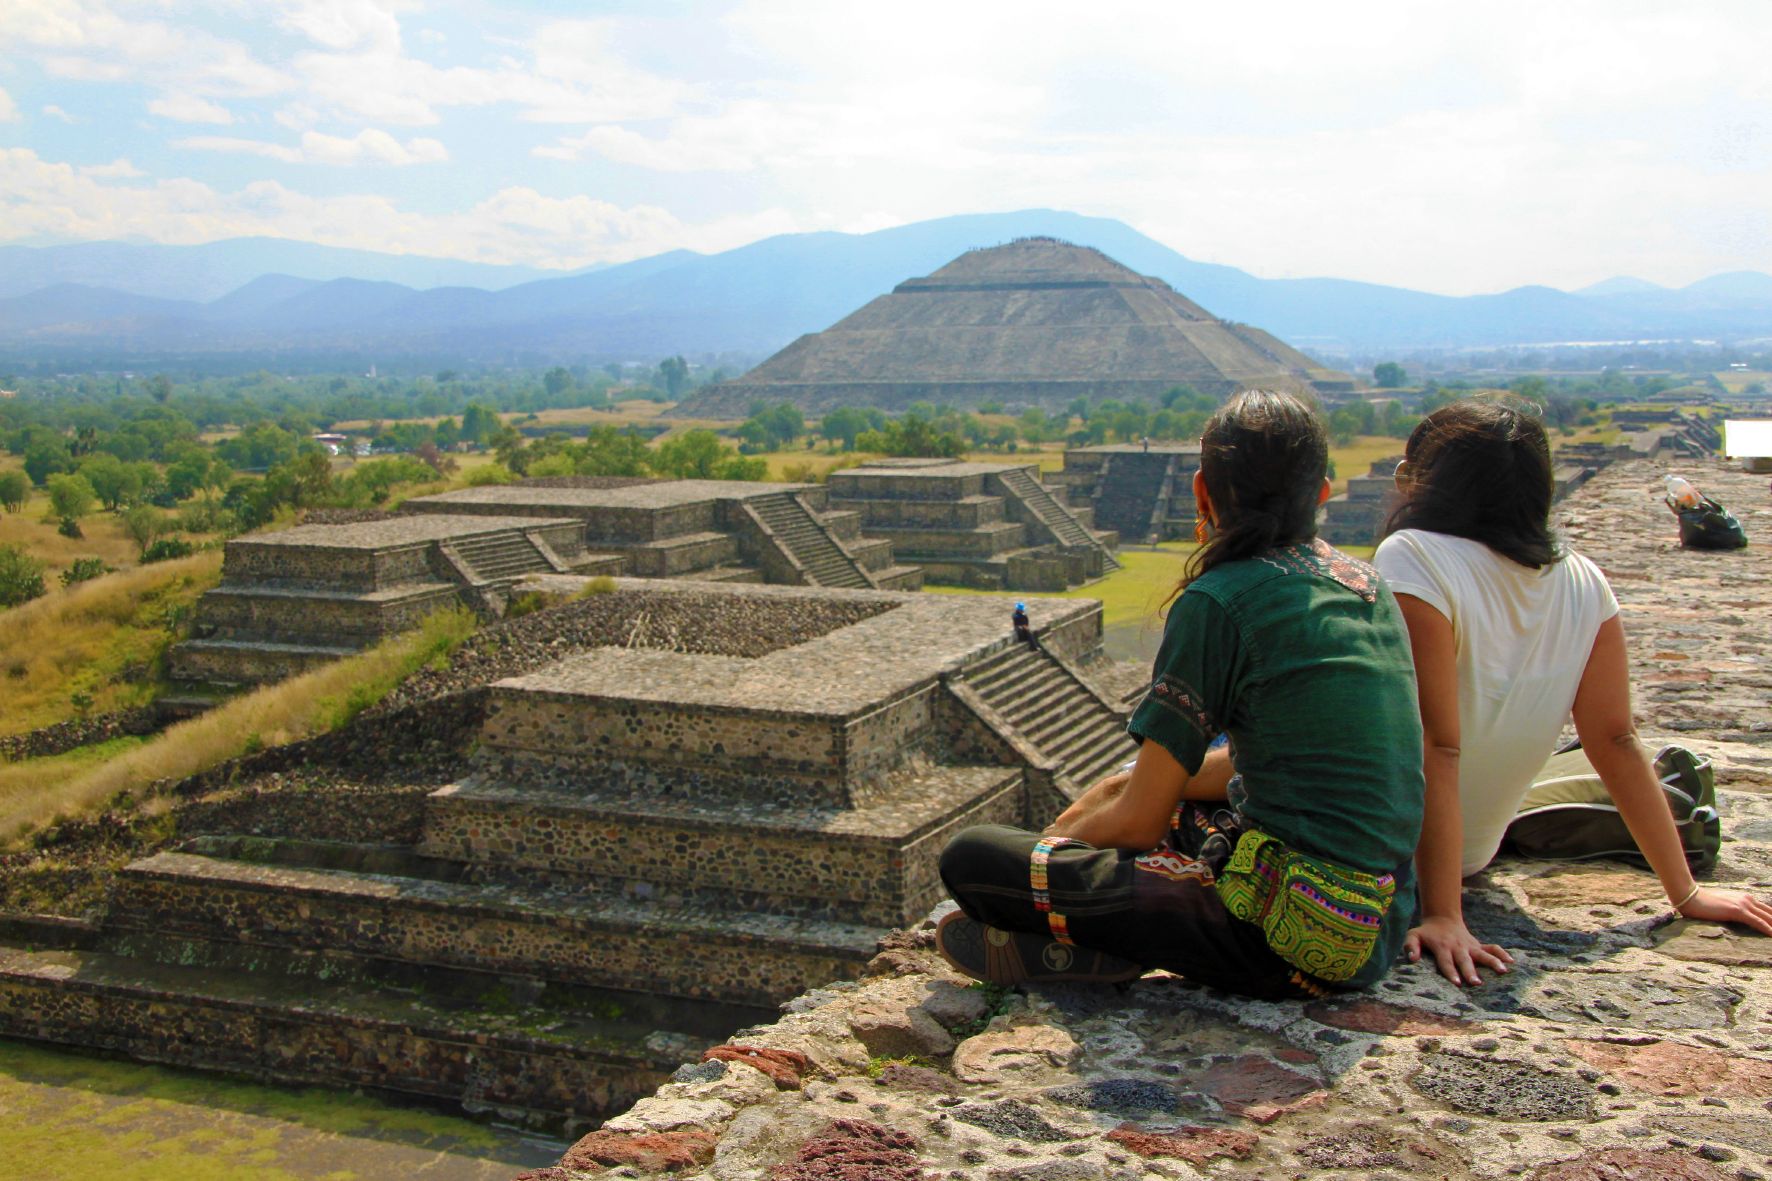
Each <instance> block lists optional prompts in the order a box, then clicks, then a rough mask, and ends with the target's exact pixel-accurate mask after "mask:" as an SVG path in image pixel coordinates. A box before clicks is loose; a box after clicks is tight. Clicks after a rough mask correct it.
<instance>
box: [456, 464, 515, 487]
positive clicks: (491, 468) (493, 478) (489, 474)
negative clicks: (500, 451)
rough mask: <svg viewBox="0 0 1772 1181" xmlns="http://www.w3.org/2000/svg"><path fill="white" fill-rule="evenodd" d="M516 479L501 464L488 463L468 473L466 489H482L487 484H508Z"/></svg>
mask: <svg viewBox="0 0 1772 1181" xmlns="http://www.w3.org/2000/svg"><path fill="white" fill-rule="evenodd" d="M516 478H517V477H515V476H513V475H512V474H511V469H510V468H508V467H506V466H505V465H504V464H502V463H489V464H487V465H486V466H484V467H477V468H475V469H474V470H473V471H471V472H469V473H468V487H470V488H484V487H485V486H486V485H488V484H509V483H510V482H511V481H512V480H514V479H516Z"/></svg>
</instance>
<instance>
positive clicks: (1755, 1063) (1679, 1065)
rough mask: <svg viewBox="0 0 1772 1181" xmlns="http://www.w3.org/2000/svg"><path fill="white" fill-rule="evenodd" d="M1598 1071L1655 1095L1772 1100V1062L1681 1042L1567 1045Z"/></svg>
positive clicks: (1574, 1040) (1587, 1042) (1578, 1041)
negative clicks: (1681, 1043)
mask: <svg viewBox="0 0 1772 1181" xmlns="http://www.w3.org/2000/svg"><path fill="white" fill-rule="evenodd" d="M1563 1044H1564V1045H1566V1046H1568V1047H1569V1048H1570V1049H1571V1050H1573V1051H1574V1052H1575V1053H1577V1054H1579V1055H1581V1057H1583V1058H1585V1059H1586V1060H1587V1061H1588V1062H1590V1063H1592V1064H1593V1065H1594V1066H1597V1067H1599V1068H1600V1069H1601V1070H1604V1071H1605V1072H1606V1073H1608V1074H1611V1075H1615V1076H1616V1077H1617V1078H1619V1079H1620V1080H1622V1081H1623V1082H1626V1083H1629V1084H1630V1085H1631V1086H1633V1087H1635V1088H1636V1089H1637V1090H1639V1091H1648V1092H1649V1093H1651V1094H1655V1095H1696V1096H1700V1097H1707V1096H1716V1097H1717V1098H1723V1099H1764V1098H1766V1097H1767V1096H1768V1095H1772V1062H1768V1061H1766V1060H1764V1059H1760V1058H1743V1057H1740V1056H1739V1055H1736V1054H1725V1053H1722V1052H1720V1051H1717V1050H1706V1049H1702V1048H1700V1047H1698V1046H1682V1045H1680V1044H1679V1043H1677V1042H1653V1043H1651V1044H1649V1045H1646V1046H1621V1045H1615V1044H1612V1043H1609V1042H1592V1041H1582V1040H1577V1039H1571V1040H1569V1041H1566V1042H1564V1043H1563Z"/></svg>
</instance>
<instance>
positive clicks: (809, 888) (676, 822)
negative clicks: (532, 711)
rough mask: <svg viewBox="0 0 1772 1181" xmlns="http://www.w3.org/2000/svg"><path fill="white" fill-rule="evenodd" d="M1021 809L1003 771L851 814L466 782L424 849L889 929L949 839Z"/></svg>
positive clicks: (918, 892) (915, 784)
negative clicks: (963, 831)
mask: <svg viewBox="0 0 1772 1181" xmlns="http://www.w3.org/2000/svg"><path fill="white" fill-rule="evenodd" d="M1020 808H1021V774H1020V772H1019V771H1017V770H1015V769H1013V768H1007V767H935V768H930V769H928V770H926V771H924V772H923V773H921V774H916V775H911V774H908V773H907V774H904V775H901V776H900V777H898V778H897V779H896V780H895V781H894V783H893V784H892V785H891V791H890V793H889V794H886V795H884V796H883V798H879V799H876V800H874V801H872V802H870V803H869V805H868V806H867V807H864V808H857V809H839V808H808V807H806V806H804V805H801V806H793V807H790V806H787V805H785V804H778V805H771V804H765V803H758V802H755V801H749V802H743V803H735V802H729V801H726V802H723V801H720V800H718V799H714V798H709V797H707V796H705V795H702V796H697V797H695V798H692V799H672V798H666V797H662V796H660V795H659V794H658V793H656V792H650V791H645V790H641V791H622V790H619V789H616V788H613V787H605V788H601V789H598V788H583V789H571V790H569V789H566V788H543V787H538V786H533V785H529V784H522V785H517V784H510V783H505V782H498V781H495V780H490V779H487V778H477V779H473V778H471V779H468V780H466V781H464V782H462V783H458V784H453V785H451V786H449V787H446V788H444V789H443V790H441V791H439V792H436V793H435V794H434V795H432V796H431V797H430V799H429V801H428V802H427V808H426V815H425V826H424V835H423V838H422V841H421V844H420V848H421V850H422V851H423V852H424V853H425V854H426V855H428V856H430V857H435V858H440V859H447V860H448V861H451V862H455V863H467V864H470V865H473V866H482V867H495V868H499V869H503V870H521V871H525V872H530V873H537V874H545V875H555V876H556V877H559V875H565V876H564V877H560V878H559V880H561V881H563V882H564V881H572V882H587V883H590V884H592V885H595V886H596V887H598V888H602V889H607V890H612V891H619V892H625V893H629V894H633V893H636V892H639V891H641V890H644V891H646V892H648V893H650V894H651V895H652V896H653V897H654V898H661V897H663V896H664V895H665V894H666V893H668V892H675V893H678V894H684V895H685V896H688V895H690V894H693V893H694V892H697V891H707V892H711V893H712V894H713V896H714V897H713V901H714V902H722V901H723V902H725V903H726V904H727V905H742V906H743V907H745V908H746V909H749V910H765V909H767V910H775V911H780V912H782V913H786V914H795V915H802V916H806V917H810V918H824V919H837V920H841V921H844V922H857V923H868V924H875V925H879V926H883V927H893V926H900V925H902V924H904V923H907V922H911V921H913V920H915V919H916V918H919V917H921V916H922V915H924V914H927V913H928V911H929V908H930V907H931V906H933V905H934V904H935V903H936V902H937V901H939V900H940V898H941V897H942V895H943V893H944V891H943V887H942V884H941V880H940V874H939V872H938V869H937V866H936V858H937V857H938V856H939V854H940V852H941V849H942V847H943V846H944V845H945V844H946V843H947V840H948V838H949V837H950V836H952V835H953V834H954V833H955V832H958V831H959V830H960V829H962V828H965V827H968V826H969V825H973V824H985V823H1011V822H1013V821H1014V820H1015V819H1016V818H1017V817H1019V815H1020ZM662 883H671V885H669V886H666V885H663V884H662Z"/></svg>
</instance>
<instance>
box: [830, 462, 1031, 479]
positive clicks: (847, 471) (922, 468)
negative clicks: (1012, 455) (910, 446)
mask: <svg viewBox="0 0 1772 1181" xmlns="http://www.w3.org/2000/svg"><path fill="white" fill-rule="evenodd" d="M1035 466H1038V465H1036V464H1035V463H1034V462H1033V461H1032V460H1029V461H1028V462H1027V463H972V462H968V461H966V460H952V461H949V462H943V461H941V460H931V461H929V462H927V463H918V464H896V463H892V464H887V463H870V464H864V465H862V466H861V467H846V468H844V469H842V474H843V475H845V476H891V477H892V478H894V479H897V480H919V479H925V478H927V479H942V480H951V479H954V478H956V477H960V476H1000V475H1002V474H1003V473H1004V472H1013V471H1025V470H1026V469H1028V468H1030V467H1035Z"/></svg>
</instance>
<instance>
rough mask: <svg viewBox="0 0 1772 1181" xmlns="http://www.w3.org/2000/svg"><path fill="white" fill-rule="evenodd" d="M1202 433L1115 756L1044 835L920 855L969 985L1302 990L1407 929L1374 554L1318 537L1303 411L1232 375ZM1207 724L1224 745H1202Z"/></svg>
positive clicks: (1393, 655)
mask: <svg viewBox="0 0 1772 1181" xmlns="http://www.w3.org/2000/svg"><path fill="white" fill-rule="evenodd" d="M1201 448H1202V454H1201V458H1200V471H1199V473H1198V474H1197V475H1196V476H1195V479H1194V499H1195V503H1196V506H1197V508H1198V510H1199V517H1200V532H1201V535H1202V537H1203V538H1204V535H1205V533H1206V531H1207V529H1208V528H1209V529H1210V530H1211V537H1210V539H1209V540H1206V541H1205V544H1203V545H1202V546H1201V547H1200V549H1198V550H1197V551H1196V552H1195V553H1194V555H1193V557H1192V558H1190V559H1189V563H1188V568H1187V571H1186V577H1185V579H1184V580H1183V582H1182V584H1181V586H1180V587H1179V588H1178V597H1176V598H1175V600H1174V602H1173V605H1172V607H1171V609H1170V612H1169V618H1168V622H1167V624H1166V626H1165V629H1164V636H1163V644H1162V648H1161V650H1160V651H1159V653H1158V656H1157V661H1156V667H1155V668H1154V670H1153V675H1152V682H1151V687H1150V690H1149V692H1148V693H1146V695H1145V698H1144V700H1143V702H1142V703H1141V704H1140V705H1139V707H1138V708H1137V710H1136V711H1135V712H1134V713H1133V716H1132V720H1131V723H1130V724H1129V727H1128V728H1129V730H1130V731H1131V733H1132V735H1133V736H1134V737H1135V738H1137V739H1139V740H1140V741H1141V743H1142V745H1141V747H1140V749H1139V754H1138V757H1137V760H1136V761H1135V762H1134V763H1132V764H1131V766H1130V769H1129V770H1128V771H1125V772H1122V773H1120V774H1117V775H1112V776H1109V777H1108V778H1106V779H1103V780H1102V781H1101V782H1100V783H1098V784H1096V785H1094V786H1093V787H1091V788H1090V789H1089V790H1088V791H1087V792H1085V793H1084V794H1083V795H1082V796H1081V797H1079V798H1078V799H1077V801H1076V802H1075V803H1073V804H1072V805H1071V806H1070V807H1069V808H1067V809H1066V810H1065V811H1064V813H1063V814H1062V815H1060V816H1059V817H1058V819H1057V820H1056V821H1055V822H1054V823H1053V824H1052V825H1051V826H1049V827H1048V828H1047V829H1046V831H1045V832H1044V833H1033V832H1024V831H1021V830H1019V829H1015V828H1009V827H1005V826H1001V825H986V826H981V827H976V828H971V829H967V830H966V831H964V832H962V833H960V834H959V835H958V836H956V837H955V838H954V839H953V841H952V842H951V843H950V844H949V845H948V847H947V849H946V850H945V851H944V852H943V854H942V859H941V874H942V879H943V881H944V882H945V883H946V884H947V887H948V890H949V892H950V893H951V894H952V895H953V897H954V899H955V900H956V901H958V903H959V905H960V909H959V911H957V912H955V913H953V914H950V915H948V916H947V917H946V918H944V919H943V920H942V923H941V925H940V927H939V928H938V930H937V932H936V941H937V946H938V948H939V949H940V950H941V953H942V955H943V956H944V957H945V958H946V959H947V960H948V962H949V963H951V964H953V965H954V966H955V967H956V968H958V969H959V970H961V971H962V972H965V973H967V974H968V975H970V976H972V977H974V978H975V979H980V980H989V981H993V982H995V983H999V984H1013V983H1019V982H1022V981H1048V980H1051V981H1056V980H1086V981H1102V982H1111V981H1121V980H1129V979H1131V978H1133V977H1136V976H1138V975H1140V974H1142V973H1143V972H1144V970H1145V969H1147V968H1163V969H1167V970H1169V971H1172V972H1177V973H1179V974H1181V975H1184V976H1187V977H1189V978H1191V979H1194V980H1198V981H1200V982H1202V983H1205V984H1210V985H1214V986H1217V987H1220V988H1224V989H1227V990H1230V991H1233V992H1239V993H1243V994H1246V995H1250V996H1256V997H1266V998H1284V997H1300V996H1315V995H1320V994H1322V993H1324V992H1325V991H1327V990H1329V989H1331V988H1335V987H1362V986H1365V985H1368V984H1371V983H1372V982H1374V981H1376V980H1377V979H1379V978H1380V977H1382V976H1383V975H1384V974H1385V973H1386V972H1387V971H1388V970H1389V969H1390V967H1391V965H1392V964H1393V963H1394V962H1395V961H1396V959H1397V956H1398V953H1399V952H1400V951H1401V949H1402V946H1403V939H1404V935H1405V934H1406V933H1407V931H1408V930H1409V927H1410V926H1411V924H1412V923H1413V921H1414V906H1413V890H1412V885H1413V873H1412V870H1411V866H1410V857H1411V854H1412V853H1413V851H1414V848H1415V843H1416V839H1417V837H1418V836H1419V835H1420V829H1421V797H1422V780H1421V761H1420V758H1421V724H1420V720H1419V718H1418V717H1417V714H1416V708H1415V682H1414V677H1413V675H1412V673H1411V671H1410V664H1409V644H1408V635H1407V633H1406V632H1405V630H1404V627H1403V620H1402V617H1401V615H1400V614H1399V613H1398V611H1397V606H1396V603H1395V601H1394V600H1393V599H1392V598H1391V595H1390V592H1389V591H1388V590H1386V589H1385V587H1384V585H1383V584H1382V582H1381V581H1380V580H1379V578H1378V576H1377V574H1376V573H1375V572H1374V571H1373V570H1372V568H1371V567H1369V566H1367V565H1365V564H1364V563H1361V562H1357V561H1355V560H1354V559H1352V558H1350V557H1348V556H1347V555H1345V554H1342V553H1339V552H1337V551H1336V550H1333V549H1331V548H1330V547H1329V546H1328V545H1326V544H1324V543H1323V542H1321V541H1318V540H1317V539H1316V518H1317V506H1318V505H1319V504H1321V503H1322V501H1323V500H1324V499H1326V498H1327V497H1328V495H1329V481H1328V480H1327V479H1326V478H1325V471H1326V468H1327V463H1328V438H1327V435H1326V433H1325V431H1324V428H1323V424H1322V421H1321V420H1320V419H1319V418H1318V417H1317V415H1316V414H1315V413H1314V412H1313V411H1312V410H1311V409H1310V408H1309V407H1307V406H1306V405H1305V404H1304V403H1303V402H1301V401H1299V400H1298V399H1297V398H1295V397H1293V396H1292V395H1290V394H1283V393H1272V392H1267V391H1251V392H1248V393H1244V394H1241V395H1239V396H1238V397H1236V398H1234V399H1232V400H1231V402H1230V403H1229V404H1228V405H1226V406H1225V407H1224V408H1223V409H1222V410H1220V411H1219V412H1218V413H1217V414H1216V415H1214V416H1213V418H1212V420H1211V421H1210V422H1209V423H1208V424H1207V426H1206V431H1205V435H1204V437H1203V438H1202V440H1201ZM1221 734H1228V735H1229V737H1230V744H1231V748H1232V749H1231V750H1223V749H1221V750H1212V749H1211V747H1212V744H1213V742H1214V740H1215V739H1217V738H1218V736H1219V735H1221ZM1233 752H1234V754H1233ZM1233 757H1234V760H1235V769H1236V772H1237V774H1235V775H1234V776H1233V774H1232V760H1233Z"/></svg>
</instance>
